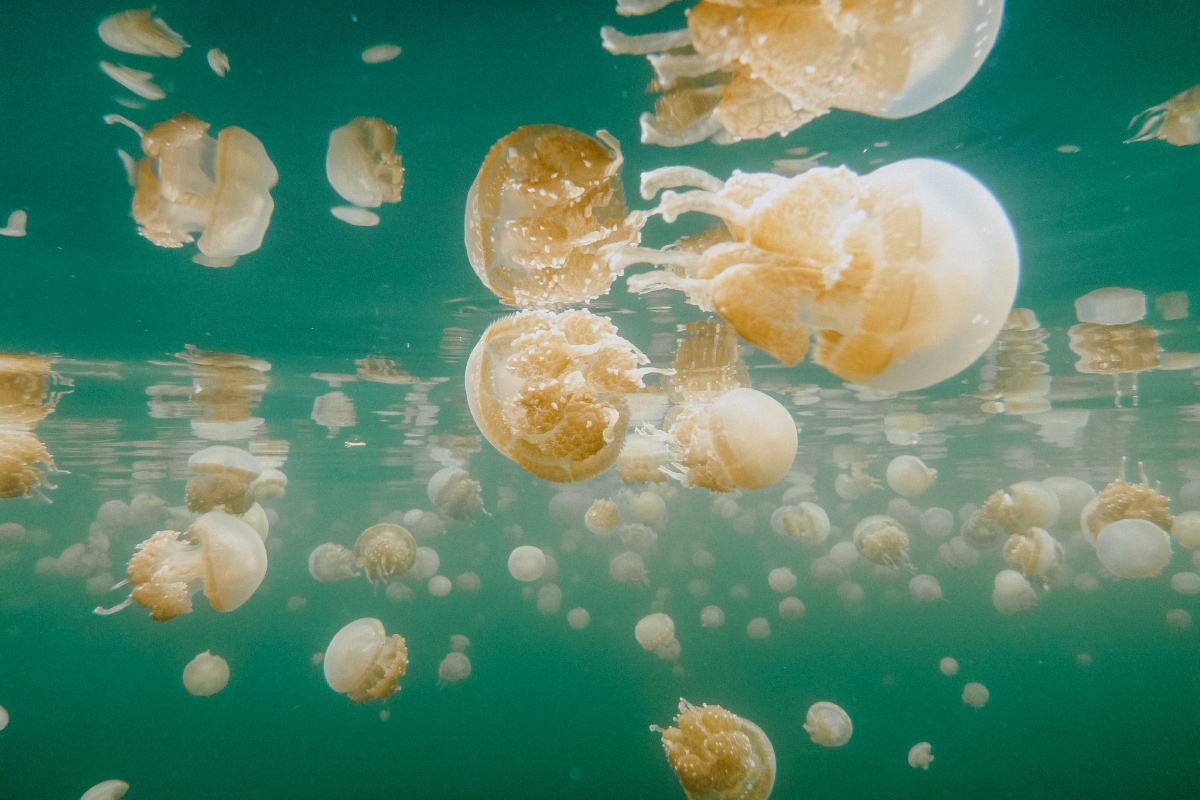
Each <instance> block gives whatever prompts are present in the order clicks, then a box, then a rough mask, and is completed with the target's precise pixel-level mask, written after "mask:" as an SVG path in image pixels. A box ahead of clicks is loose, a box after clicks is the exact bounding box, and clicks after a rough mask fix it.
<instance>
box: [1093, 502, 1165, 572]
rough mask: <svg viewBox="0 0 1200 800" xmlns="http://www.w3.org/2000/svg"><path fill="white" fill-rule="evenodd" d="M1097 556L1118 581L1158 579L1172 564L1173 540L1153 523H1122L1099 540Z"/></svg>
mask: <svg viewBox="0 0 1200 800" xmlns="http://www.w3.org/2000/svg"><path fill="white" fill-rule="evenodd" d="M1096 556H1097V557H1098V558H1099V559H1100V563H1101V564H1103V565H1104V568H1105V569H1107V570H1108V571H1109V572H1111V573H1112V574H1113V575H1116V576H1117V577H1118V578H1155V577H1157V576H1158V575H1160V574H1161V573H1162V571H1163V568H1164V567H1166V566H1167V564H1168V563H1169V562H1170V560H1171V537H1170V536H1168V535H1167V532H1166V531H1164V530H1163V529H1162V528H1160V527H1159V526H1158V525H1155V524H1154V523H1153V522H1151V521H1150V520H1147V519H1139V518H1136V517H1135V518H1125V519H1119V520H1117V521H1116V522H1112V523H1110V524H1108V525H1106V526H1105V527H1104V530H1102V531H1100V535H1099V536H1097V537H1096Z"/></svg>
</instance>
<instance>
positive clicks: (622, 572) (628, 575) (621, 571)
mask: <svg viewBox="0 0 1200 800" xmlns="http://www.w3.org/2000/svg"><path fill="white" fill-rule="evenodd" d="M608 577H610V578H611V579H612V580H613V582H614V583H625V584H630V585H633V586H646V585H647V584H648V583H649V576H648V574H647V573H646V562H645V561H643V560H642V557H641V556H640V555H638V554H637V553H634V552H632V551H629V550H626V551H624V552H622V553H617V554H616V555H615V556H613V559H612V561H610V562H608Z"/></svg>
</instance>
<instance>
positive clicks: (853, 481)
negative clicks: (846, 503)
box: [833, 463, 879, 500]
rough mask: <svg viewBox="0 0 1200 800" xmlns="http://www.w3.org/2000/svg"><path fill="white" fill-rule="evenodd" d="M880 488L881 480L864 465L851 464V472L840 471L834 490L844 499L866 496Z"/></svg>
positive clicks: (834, 483)
mask: <svg viewBox="0 0 1200 800" xmlns="http://www.w3.org/2000/svg"><path fill="white" fill-rule="evenodd" d="M878 488H879V481H877V480H875V479H874V478H872V477H871V476H870V475H868V474H867V473H866V472H865V471H864V469H863V465H862V464H859V463H854V464H851V465H850V472H849V473H845V472H843V473H840V474H839V475H838V476H837V478H836V479H835V480H834V482H833V490H834V491H835V492H837V496H838V497H840V498H842V499H843V500H857V499H858V498H860V497H866V496H867V495H869V494H871V493H872V492H874V491H875V490H876V489H878Z"/></svg>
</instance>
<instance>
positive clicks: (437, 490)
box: [426, 466, 487, 519]
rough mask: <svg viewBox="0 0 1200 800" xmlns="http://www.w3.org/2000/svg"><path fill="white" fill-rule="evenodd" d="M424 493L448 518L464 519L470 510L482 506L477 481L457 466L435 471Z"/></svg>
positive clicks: (469, 514)
mask: <svg viewBox="0 0 1200 800" xmlns="http://www.w3.org/2000/svg"><path fill="white" fill-rule="evenodd" d="M426 494H427V495H428V496H429V502H431V503H433V504H434V506H436V507H437V509H438V510H439V511H441V512H442V513H443V514H445V515H446V516H447V517H449V518H450V519H466V518H467V517H469V516H471V512H472V511H474V510H475V509H477V508H482V507H483V498H482V497H480V495H479V481H473V480H471V476H470V475H468V474H467V471H466V470H465V469H462V468H461V467H457V466H449V467H444V468H443V469H440V470H438V471H437V472H435V473H434V474H433V477H432V478H430V479H429V485H428V486H427V487H426ZM484 513H487V512H484Z"/></svg>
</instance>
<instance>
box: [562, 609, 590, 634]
mask: <svg viewBox="0 0 1200 800" xmlns="http://www.w3.org/2000/svg"><path fill="white" fill-rule="evenodd" d="M567 624H568V625H570V626H571V627H572V628H573V629H574V630H577V631H581V630H583V629H584V628H586V627H587V626H588V625H590V624H592V615H591V614H590V613H589V612H588V610H587V609H586V608H572V609H571V610H570V611H568V612H567Z"/></svg>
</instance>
